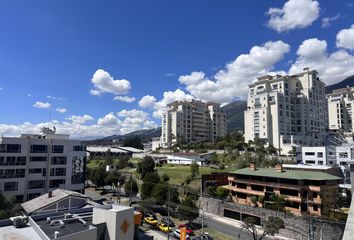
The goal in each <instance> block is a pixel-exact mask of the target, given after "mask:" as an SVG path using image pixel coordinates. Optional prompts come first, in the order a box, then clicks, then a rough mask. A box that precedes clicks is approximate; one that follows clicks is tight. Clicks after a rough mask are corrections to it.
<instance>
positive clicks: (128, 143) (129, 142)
mask: <svg viewBox="0 0 354 240" xmlns="http://www.w3.org/2000/svg"><path fill="white" fill-rule="evenodd" d="M123 147H133V148H138V149H144V145H143V143H142V142H141V139H140V138H139V137H138V136H135V137H129V138H126V139H124V141H123Z"/></svg>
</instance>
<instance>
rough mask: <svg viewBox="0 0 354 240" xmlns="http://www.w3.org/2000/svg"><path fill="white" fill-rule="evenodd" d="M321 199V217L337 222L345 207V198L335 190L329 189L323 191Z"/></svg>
mask: <svg viewBox="0 0 354 240" xmlns="http://www.w3.org/2000/svg"><path fill="white" fill-rule="evenodd" d="M322 199H323V200H322V206H323V210H322V213H323V216H324V217H327V218H329V219H332V220H338V218H339V217H340V215H342V213H343V210H342V207H343V206H344V205H345V198H344V197H343V196H342V194H341V193H340V192H339V191H338V189H337V188H329V189H328V190H326V191H323V195H322ZM337 213H339V214H337Z"/></svg>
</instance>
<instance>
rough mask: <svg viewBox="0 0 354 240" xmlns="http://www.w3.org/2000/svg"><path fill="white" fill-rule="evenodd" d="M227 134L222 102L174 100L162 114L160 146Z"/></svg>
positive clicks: (193, 141)
mask: <svg viewBox="0 0 354 240" xmlns="http://www.w3.org/2000/svg"><path fill="white" fill-rule="evenodd" d="M225 134H226V116H225V114H224V113H223V112H222V111H221V109H220V104H217V103H212V102H208V103H204V102H202V101H198V100H189V101H174V102H172V103H170V104H168V106H167V111H166V112H164V113H163V114H162V133H161V138H160V145H159V146H160V147H162V148H168V147H171V146H173V145H174V144H176V143H197V142H204V141H209V142H210V141H214V140H215V138H216V137H218V136H225Z"/></svg>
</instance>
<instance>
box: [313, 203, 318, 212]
mask: <svg viewBox="0 0 354 240" xmlns="http://www.w3.org/2000/svg"><path fill="white" fill-rule="evenodd" d="M313 211H315V212H317V211H318V206H317V204H314V205H313Z"/></svg>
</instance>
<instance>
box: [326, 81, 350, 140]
mask: <svg viewBox="0 0 354 240" xmlns="http://www.w3.org/2000/svg"><path fill="white" fill-rule="evenodd" d="M327 99H328V127H329V129H330V130H333V131H336V132H339V133H342V134H343V135H344V136H346V137H347V140H350V141H353V129H354V123H353V113H354V88H350V87H347V88H341V89H336V90H334V91H333V92H332V93H329V94H327Z"/></svg>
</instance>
